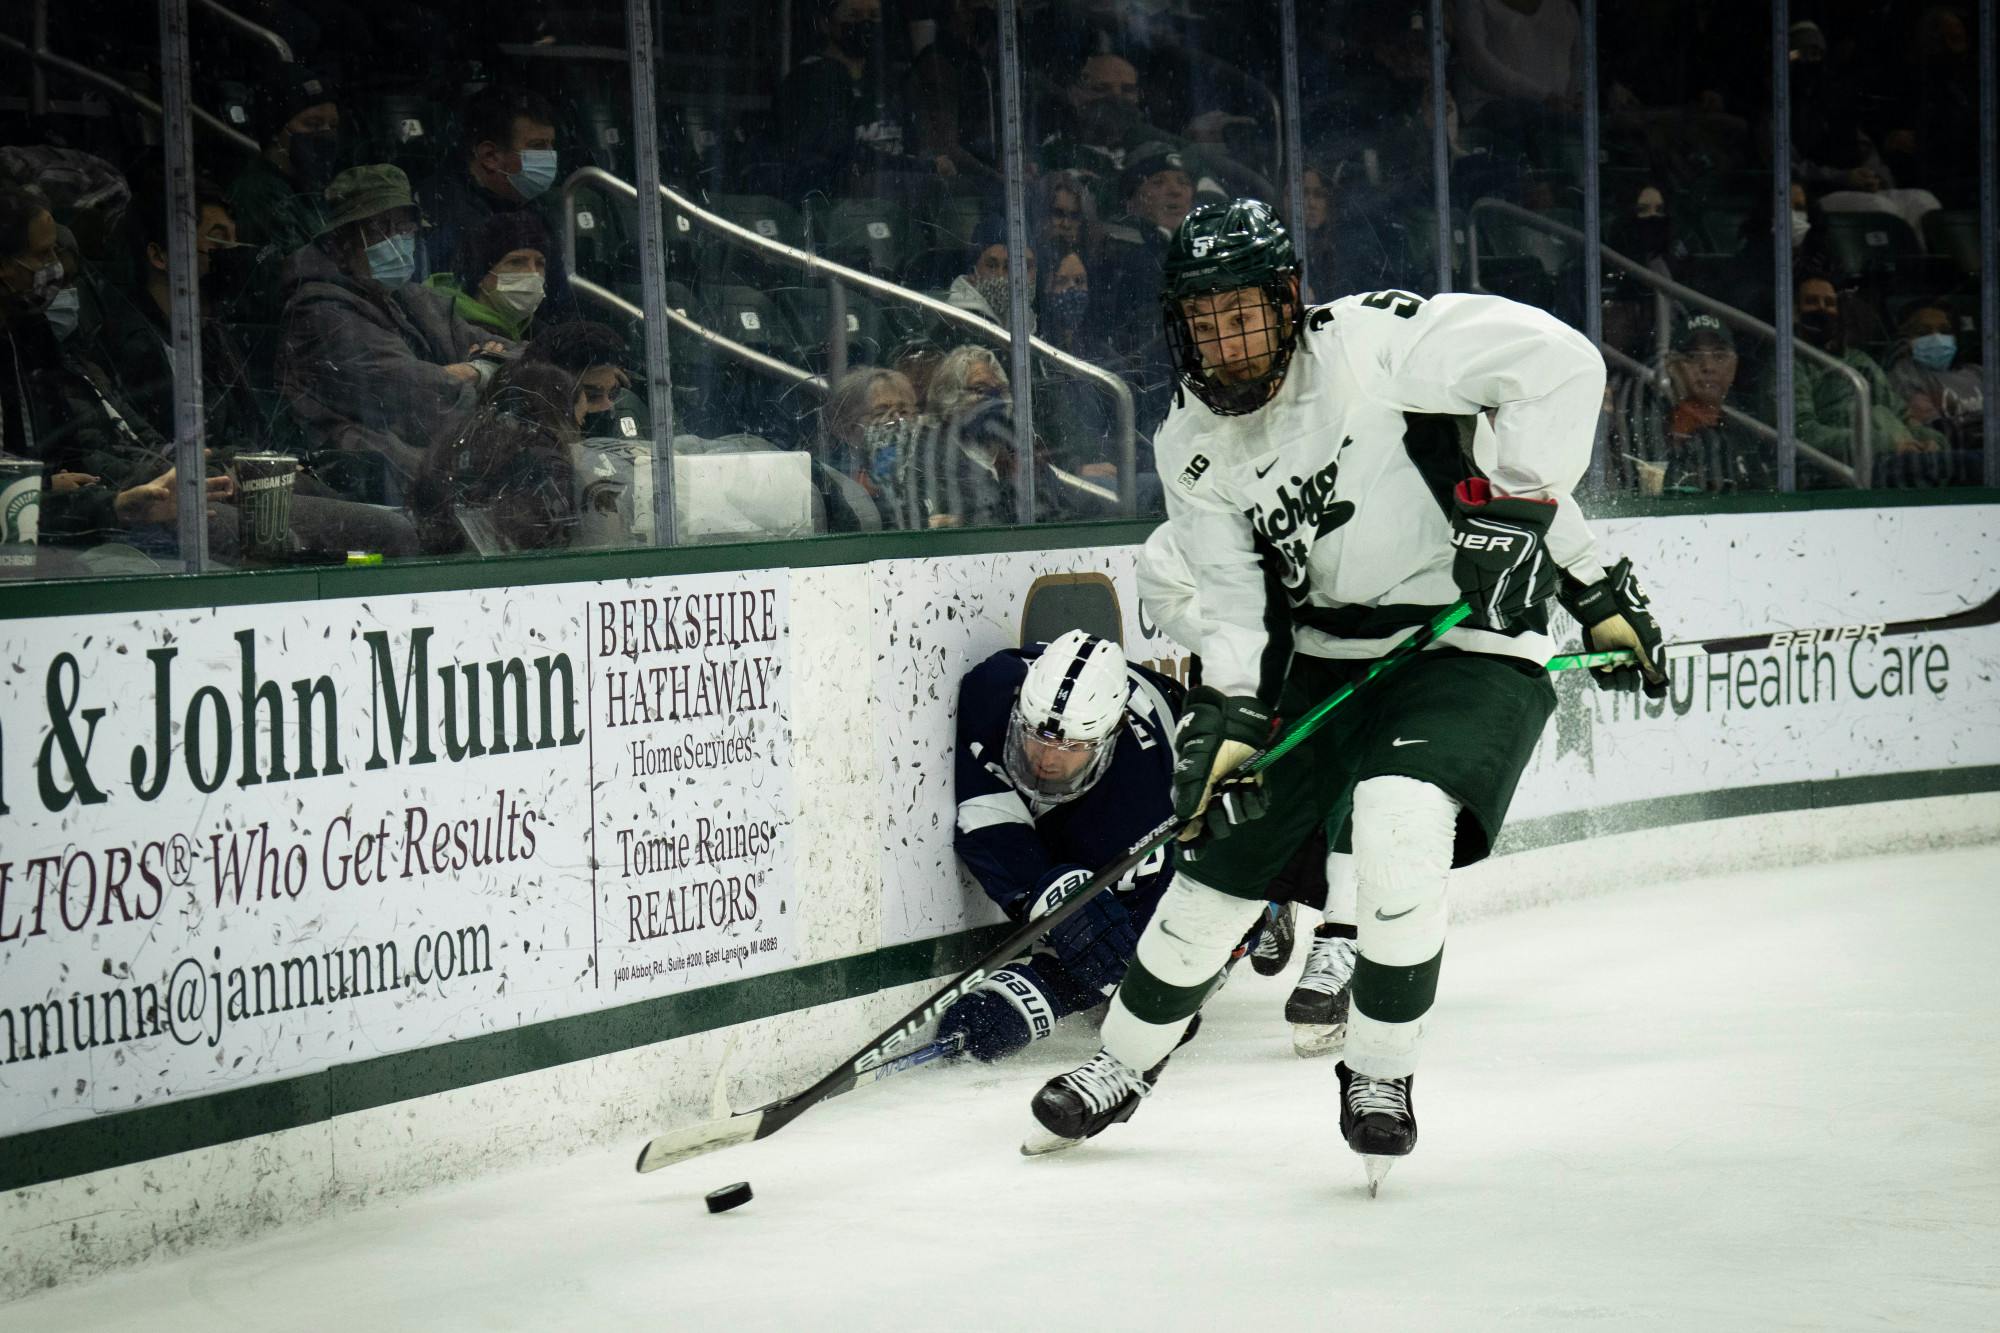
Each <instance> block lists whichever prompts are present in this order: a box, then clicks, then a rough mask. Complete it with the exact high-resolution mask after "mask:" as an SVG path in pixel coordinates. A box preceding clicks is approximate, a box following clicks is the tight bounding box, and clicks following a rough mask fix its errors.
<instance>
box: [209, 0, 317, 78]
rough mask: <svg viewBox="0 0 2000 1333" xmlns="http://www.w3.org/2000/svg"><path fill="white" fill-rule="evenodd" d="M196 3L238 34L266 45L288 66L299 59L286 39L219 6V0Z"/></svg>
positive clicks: (233, 11)
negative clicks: (245, 35)
mask: <svg viewBox="0 0 2000 1333" xmlns="http://www.w3.org/2000/svg"><path fill="white" fill-rule="evenodd" d="M194 3H195V4H197V5H200V6H201V7H202V8H203V9H205V10H207V11H208V12H209V13H211V14H213V15H215V17H217V18H219V19H221V20H222V21H223V22H224V23H226V24H228V25H229V26H230V27H232V28H234V29H236V30H237V31H238V32H240V33H244V34H247V35H248V36H251V37H255V38H256V39H257V40H258V41H260V42H262V43H264V45H266V46H268V47H270V48H271V49H272V50H273V51H275V52H277V53H278V59H280V60H282V61H284V62H285V63H286V64H287V65H289V64H291V63H292V62H293V61H294V60H295V59H297V57H295V56H294V55H293V54H292V47H291V43H289V42H287V41H286V40H285V39H284V38H282V37H280V36H278V34H277V33H275V32H272V31H271V30H270V29H269V28H267V27H265V26H264V25H263V24H261V23H252V22H251V21H250V20H249V19H247V18H244V17H243V16H242V15H241V14H239V13H237V12H236V11H235V10H233V9H230V8H228V7H226V6H224V5H221V4H218V3H217V0H194Z"/></svg>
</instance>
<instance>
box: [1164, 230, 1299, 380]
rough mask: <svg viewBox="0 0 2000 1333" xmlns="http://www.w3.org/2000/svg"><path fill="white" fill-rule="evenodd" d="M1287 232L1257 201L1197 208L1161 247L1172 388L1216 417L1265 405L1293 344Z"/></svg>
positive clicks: (1294, 271) (1293, 283) (1294, 268)
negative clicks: (1164, 252)
mask: <svg viewBox="0 0 2000 1333" xmlns="http://www.w3.org/2000/svg"><path fill="white" fill-rule="evenodd" d="M1298 276H1299V260H1298V254H1297V252H1296V251H1295V250H1294V249H1293V248H1292V234H1291V232H1290V231H1288V230H1287V229H1286V227H1285V224H1284V223H1283V222H1280V221H1279V220H1278V215H1277V214H1276V213H1274V212H1272V211H1271V206H1270V205H1269V204H1266V203H1264V202H1262V201H1261V200H1257V199H1232V200H1230V201H1229V202H1228V203H1226V204H1221V203H1217V204H1203V205H1201V206H1200V207H1199V208H1196V209H1195V210H1194V211H1192V212H1190V213H1189V214H1188V215H1187V217H1186V218H1185V219H1184V220H1183V221H1182V222H1181V225H1180V226H1179V227H1178V228H1177V229H1176V230H1175V231H1174V235H1173V239H1172V240H1170V241H1169V242H1168V243H1167V257H1166V264H1165V286H1164V289H1163V291H1162V292H1161V315H1162V317H1163V318H1164V320H1165V322H1166V328H1167V348H1168V351H1169V353H1170V354H1171V356H1172V358H1173V363H1174V374H1175V376H1176V377H1177V378H1178V379H1179V381H1180V384H1181V387H1182V388H1183V389H1185V390H1186V391H1187V392H1189V393H1191V394H1193V395H1194V396H1195V397H1197V398H1199V399H1200V400H1201V401H1202V402H1203V403H1205V404H1207V405H1208V408H1209V410H1210V411H1212V412H1215V413H1216V414H1217V415H1219V416H1241V415H1243V414H1244V413H1246V412H1254V411H1256V410H1257V409H1258V408H1260V407H1262V406H1263V405H1264V404H1265V403H1266V402H1268V401H1270V397H1271V395H1272V394H1273V393H1275V392H1276V391H1277V386H1278V385H1279V384H1280V383H1281V382H1282V381H1283V380H1284V378H1285V370H1286V367H1288V366H1289V365H1290V364H1291V360H1292V352H1293V351H1294V350H1295V349H1296V348H1297V346H1298V330H1299V317H1300V310H1299V289H1298Z"/></svg>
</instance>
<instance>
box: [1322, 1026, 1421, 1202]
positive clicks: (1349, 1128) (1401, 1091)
mask: <svg viewBox="0 0 2000 1333" xmlns="http://www.w3.org/2000/svg"><path fill="white" fill-rule="evenodd" d="M1334 1072H1335V1073H1336V1074H1338V1075H1339V1076H1340V1133H1341V1136H1342V1137H1343V1138H1345V1139H1346V1140H1347V1146H1348V1147H1350V1148H1352V1149H1353V1150H1354V1151H1355V1152H1357V1153H1360V1154H1361V1162H1362V1165H1363V1166H1364V1167H1365V1168H1366V1169H1367V1172H1368V1196H1369V1197H1370V1198H1373V1197H1375V1194H1376V1191H1378V1190H1380V1189H1381V1188H1382V1178H1383V1177H1384V1176H1386V1175H1388V1174H1389V1168H1390V1167H1391V1166H1394V1165H1395V1163H1396V1159H1397V1158H1399V1157H1407V1156H1409V1153H1410V1150H1411V1149H1412V1148H1415V1147H1416V1146H1417V1117H1416V1114H1415V1112H1414V1110H1413V1108H1412V1106H1411V1102H1410V1093H1411V1090H1412V1088H1413V1087H1414V1085H1415V1083H1416V1075H1414V1074H1405V1075H1404V1076H1403V1077H1401V1078H1370V1077H1369V1076H1368V1075H1366V1074H1357V1073H1355V1072H1354V1071H1353V1070H1351V1069H1349V1068H1348V1067H1347V1062H1346V1061H1345V1060H1343V1061H1341V1062H1340V1063H1339V1064H1337V1065H1335V1066H1334Z"/></svg>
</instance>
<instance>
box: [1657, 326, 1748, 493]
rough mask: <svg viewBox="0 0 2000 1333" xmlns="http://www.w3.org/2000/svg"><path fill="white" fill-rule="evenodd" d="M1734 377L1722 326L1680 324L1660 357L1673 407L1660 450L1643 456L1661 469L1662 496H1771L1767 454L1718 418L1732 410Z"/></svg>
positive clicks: (1730, 341) (1730, 343)
mask: <svg viewBox="0 0 2000 1333" xmlns="http://www.w3.org/2000/svg"><path fill="white" fill-rule="evenodd" d="M1736 370H1737V359H1736V337H1735V335H1734V334H1732V333H1731V332H1730V330H1729V326H1728V325H1727V324H1725V323H1723V322H1722V321H1721V320H1720V319H1718V318H1716V317H1715V316H1714V315H1706V314H1697V315H1689V316H1687V317H1686V318H1684V319H1682V320H1681V322H1680V325H1679V327H1678V328H1676V329H1675V331H1674V341H1673V348H1672V350H1671V351H1669V352H1668V353H1667V379H1668V383H1669V384H1670V385H1671V387H1672V391H1673V392H1672V399H1673V401H1672V405H1671V407H1670V408H1669V409H1668V411H1667V413H1666V416H1665V419H1664V420H1663V422H1662V423H1661V424H1662V427H1663V429H1662V432H1661V436H1662V438H1661V439H1660V441H1659V444H1660V446H1661V447H1660V448H1659V449H1658V451H1657V452H1656V453H1652V454H1651V455H1650V457H1651V458H1652V459H1653V460H1654V461H1656V463H1657V465H1658V466H1659V467H1661V468H1662V469H1663V471H1662V475H1661V477H1660V489H1661V490H1662V491H1663V492H1665V493H1666V494H1669V495H1674V494H1684V493H1695V492H1717V491H1765V490H1770V489H1772V487H1773V484H1774V482H1775V471H1774V469H1773V467H1772V448H1773V446H1772V445H1770V444H1767V443H1765V442H1764V441H1762V440H1760V439H1759V438H1758V437H1757V436H1756V434H1755V433H1754V432H1752V431H1750V430H1749V429H1748V428H1746V427H1745V426H1743V425H1742V424H1741V423H1740V422H1738V421H1736V420H1734V419H1732V418H1730V417H1729V416H1727V415H1726V414H1725V413H1724V411H1723V409H1724V407H1726V406H1735V404H1734V403H1732V402H1731V400H1730V393H1731V391H1732V390H1733V389H1734V388H1735V387H1736Z"/></svg>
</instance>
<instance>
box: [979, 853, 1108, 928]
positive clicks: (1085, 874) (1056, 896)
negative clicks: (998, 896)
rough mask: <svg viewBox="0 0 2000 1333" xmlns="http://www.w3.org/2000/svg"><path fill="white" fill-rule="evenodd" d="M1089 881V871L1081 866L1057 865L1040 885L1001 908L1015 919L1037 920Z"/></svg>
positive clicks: (1067, 899)
mask: <svg viewBox="0 0 2000 1333" xmlns="http://www.w3.org/2000/svg"><path fill="white" fill-rule="evenodd" d="M1089 882H1090V872H1089V871H1088V870H1085V869H1084V868H1083V867H1082V866H1058V867H1056V869H1055V870H1053V871H1052V872H1050V874H1049V877H1048V878H1047V879H1046V880H1044V881H1043V882H1042V887H1040V888H1039V889H1036V890H1035V891H1034V892H1032V893H1024V894H1022V895H1021V896H1020V897H1018V898H1016V899H1015V900H1014V901H1013V902H1011V903H1006V904H1003V905H1002V907H1001V910H1002V911H1004V912H1006V913H1007V915H1008V916H1010V917H1012V918H1013V919H1014V920H1016V921H1038V920H1040V919H1041V918H1043V917H1045V916H1047V915H1048V914H1049V913H1050V912H1053V911H1055V910H1056V909H1057V908H1058V907H1061V906H1062V905H1063V904H1064V903H1066V902H1068V901H1069V896H1070V895H1071V894H1072V893H1075V892H1076V891H1077V890H1078V889H1080V888H1082V887H1083V886H1084V885H1086V884H1088V883H1089Z"/></svg>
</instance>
